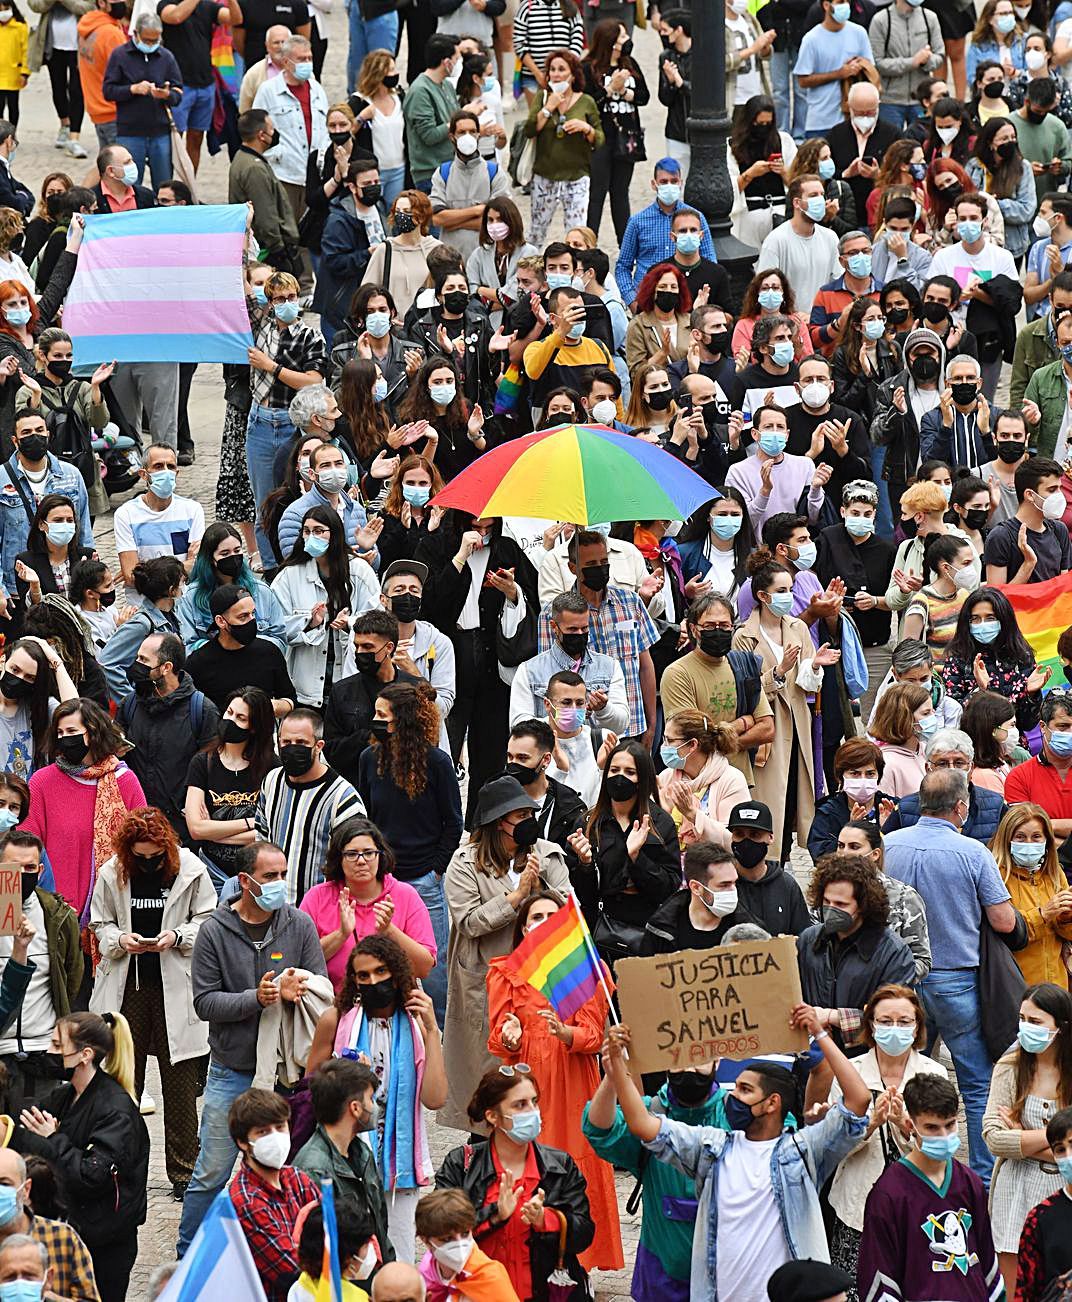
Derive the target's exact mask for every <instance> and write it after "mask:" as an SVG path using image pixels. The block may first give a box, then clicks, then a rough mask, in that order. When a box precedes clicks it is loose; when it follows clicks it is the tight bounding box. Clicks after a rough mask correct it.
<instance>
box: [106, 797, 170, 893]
mask: <svg viewBox="0 0 1072 1302" xmlns="http://www.w3.org/2000/svg"><path fill="white" fill-rule="evenodd" d="M138 841H152V842H153V843H154V844H155V845H159V846H162V847H163V850H164V866H163V868H162V869H161V872H160V876H161V879H162V880H163V881H165V882H168V883H170V882H173V881H174V880H175V878H176V877H177V876H178V875H179V838H178V837H177V836H176V835H175V829H174V828H173V827H172V826H171V823H170V821H169V820H168V818H167V817H166V816H165V815H164V814H162V813H161V812H160V810H159V809H154V808H152V806H150V805H143V806H142V807H141V808H140V809H131V810H130V811H129V812H128V813H127V816H126V817H125V818H124V819H123V821H122V822H121V823H120V824H119V830H118V831H117V832H116V834H115V836H114V837H113V838H112V847H113V849H114V850H115V862H116V869H117V871H116V876H117V878H118V880H119V885H120V886H125V885H126V884H127V882H128V881H129V880H130V869H131V867H132V865H133V858H132V856H133V853H134V845H135V843H136V842H138Z"/></svg>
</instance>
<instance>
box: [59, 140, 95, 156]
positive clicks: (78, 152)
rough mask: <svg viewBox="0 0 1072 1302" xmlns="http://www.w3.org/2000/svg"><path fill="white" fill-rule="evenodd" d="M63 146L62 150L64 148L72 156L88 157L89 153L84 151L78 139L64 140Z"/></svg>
mask: <svg viewBox="0 0 1072 1302" xmlns="http://www.w3.org/2000/svg"><path fill="white" fill-rule="evenodd" d="M63 148H64V150H65V151H66V152H67V153H68V154H69V155H70V156H71V157H72V158H88V157H89V155H88V154H87V153H86V151H85V148H84V147H83V145H82V143H81V141H79V140H68V141H66V142H65V143H64V146H63Z"/></svg>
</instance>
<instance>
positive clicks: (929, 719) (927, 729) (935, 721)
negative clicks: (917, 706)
mask: <svg viewBox="0 0 1072 1302" xmlns="http://www.w3.org/2000/svg"><path fill="white" fill-rule="evenodd" d="M941 726H942V720H941V718H940V717H939V716H938V715H937V714H935V713H934V711H933V710H932V711H931V713H930V714H925V715H924V716H923V717H922V718H921V719H917V720H916V727H917V728H918V729H919V735H920V736H921V737H922V738H923V740H924V741H926V740H927V738H928V737H933V736H934V734H935V733H936V732H937V731H938V729H939V728H940V727H941Z"/></svg>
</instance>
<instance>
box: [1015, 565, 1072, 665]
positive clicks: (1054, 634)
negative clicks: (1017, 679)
mask: <svg viewBox="0 0 1072 1302" xmlns="http://www.w3.org/2000/svg"><path fill="white" fill-rule="evenodd" d="M999 591H1000V592H1003V593H1004V594H1005V596H1006V597H1008V599H1009V603H1010V604H1011V606H1012V608H1013V611H1014V612H1015V614H1016V622H1017V624H1019V626H1020V632H1021V633H1023V635H1024V637H1025V638H1026V639H1027V641H1028V643H1029V645H1030V647H1031V650H1032V651H1033V652H1034V653H1035V660H1036V662H1037V663H1038V664H1039V665H1040V666H1041V667H1042V668H1043V669H1045V668H1046V667H1047V666H1048V667H1049V668H1050V669H1052V670H1053V672H1054V675H1055V676H1056V677H1057V679H1058V680H1060V677H1061V659H1060V656H1058V654H1057V639H1058V638H1059V637H1060V636H1061V634H1062V633H1063V632H1064V631H1065V629H1066V628H1068V627H1069V626H1070V625H1072V573H1068V574H1058V575H1057V577H1056V578H1054V579H1047V580H1046V582H1045V583H1008V584H1005V585H1003V586H1002V587H1001V588H999Z"/></svg>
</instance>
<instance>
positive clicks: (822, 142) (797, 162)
mask: <svg viewBox="0 0 1072 1302" xmlns="http://www.w3.org/2000/svg"><path fill="white" fill-rule="evenodd" d="M829 147H830V141H829V140H827V138H826V137H825V136H813V137H812V138H811V139H810V140H803V141H801V143H800V147H799V149H798V150H797V152H796V155H795V156H794V158H793V161H792V162H791V163H790V164H789V174H788V177H787V178H786V179H787V180H789V181H795V180H796V179H797V177H798V176H818V175H819V155H820V154H821V153H822V152H823V150H824V149H828V148H829ZM761 274H764V275H765V274H766V273H765V272H764V273H761Z"/></svg>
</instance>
